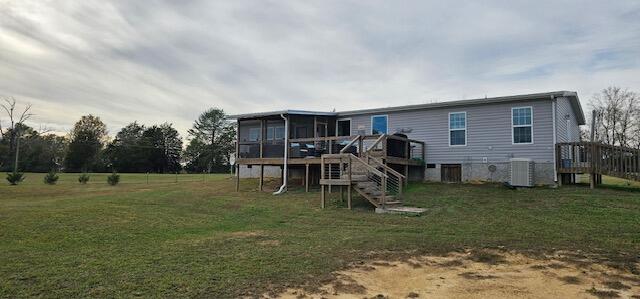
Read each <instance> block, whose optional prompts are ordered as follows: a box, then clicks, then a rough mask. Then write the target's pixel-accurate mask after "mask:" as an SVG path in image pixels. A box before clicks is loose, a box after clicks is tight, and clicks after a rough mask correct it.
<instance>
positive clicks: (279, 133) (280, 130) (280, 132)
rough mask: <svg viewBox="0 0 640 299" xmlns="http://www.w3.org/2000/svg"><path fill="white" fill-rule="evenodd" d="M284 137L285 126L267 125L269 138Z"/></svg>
mask: <svg viewBox="0 0 640 299" xmlns="http://www.w3.org/2000/svg"><path fill="white" fill-rule="evenodd" d="M282 139H284V127H267V140H282Z"/></svg>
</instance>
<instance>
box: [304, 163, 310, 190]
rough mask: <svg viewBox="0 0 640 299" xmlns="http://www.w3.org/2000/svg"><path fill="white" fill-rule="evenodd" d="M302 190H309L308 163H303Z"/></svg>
mask: <svg viewBox="0 0 640 299" xmlns="http://www.w3.org/2000/svg"><path fill="white" fill-rule="evenodd" d="M304 192H309V163H307V164H305V165H304Z"/></svg>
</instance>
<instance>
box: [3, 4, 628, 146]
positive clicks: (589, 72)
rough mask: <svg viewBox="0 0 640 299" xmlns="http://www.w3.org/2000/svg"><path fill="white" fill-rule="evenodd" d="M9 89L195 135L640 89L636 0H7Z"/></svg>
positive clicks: (39, 107) (51, 115)
mask: <svg viewBox="0 0 640 299" xmlns="http://www.w3.org/2000/svg"><path fill="white" fill-rule="evenodd" d="M0 78H2V79H1V80H0V95H4V96H14V97H15V98H17V99H18V100H20V101H28V102H31V103H33V105H34V109H35V112H36V113H37V116H36V117H34V119H33V122H34V123H35V124H44V125H48V126H49V127H54V128H56V129H57V130H60V131H65V130H68V129H69V128H70V127H71V126H72V124H73V123H74V122H75V121H76V120H77V119H79V117H80V116H81V115H84V114H88V113H93V114H96V115H99V116H101V117H102V119H103V120H104V121H105V122H106V123H107V124H108V126H109V128H110V131H111V133H115V132H117V130H119V128H121V127H122V126H124V125H126V124H127V123H129V122H132V121H139V122H141V123H145V124H155V123H163V122H170V123H173V124H174V125H175V126H176V127H177V128H178V129H179V130H180V131H181V133H183V135H184V133H185V132H186V129H187V128H189V127H190V125H191V123H192V121H193V120H194V119H195V118H196V117H197V115H198V114H199V113H200V112H202V111H204V110H205V109H207V108H209V107H212V106H216V107H220V108H223V109H225V110H226V111H227V112H229V113H244V112H254V111H261V110H277V109H283V108H292V109H315V110H327V111H328V110H332V109H333V108H335V109H337V110H342V109H360V108H368V107H378V106H390V105H401V104H415V103H424V102H430V101H433V100H438V101H446V100H458V99H462V98H472V97H482V96H485V95H488V96H499V95H508V94H517V93H528V92H543V91H551V90H576V91H578V93H579V94H580V95H581V97H582V100H583V104H585V103H586V100H587V99H588V98H589V97H590V96H591V95H592V94H593V93H595V92H597V91H598V90H600V89H602V88H604V87H606V86H608V85H610V84H617V85H620V86H623V87H629V88H631V89H635V90H638V89H640V3H639V2H637V1H614V2H602V1H581V2H579V3H576V2H572V1H536V2H534V3H530V2H519V1H497V0H496V1H482V2H477V1H448V2H445V3H440V2H435V1H434V2H429V1H402V2H388V1H204V0H203V1H196V0H190V1H89V0H86V1H48V2H43V1H27V0H16V1H13V0H9V1H7V0H0Z"/></svg>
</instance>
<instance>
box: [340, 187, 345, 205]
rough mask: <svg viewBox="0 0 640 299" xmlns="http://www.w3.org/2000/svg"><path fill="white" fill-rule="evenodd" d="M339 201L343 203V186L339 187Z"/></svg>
mask: <svg viewBox="0 0 640 299" xmlns="http://www.w3.org/2000/svg"><path fill="white" fill-rule="evenodd" d="M340 201H341V202H344V186H342V185H340Z"/></svg>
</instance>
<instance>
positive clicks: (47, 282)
mask: <svg viewBox="0 0 640 299" xmlns="http://www.w3.org/2000/svg"><path fill="white" fill-rule="evenodd" d="M42 177H43V174H28V175H27V180H25V182H24V183H23V184H22V185H18V186H8V185H6V184H2V185H0V297H26V296H41V297H131V296H143V297H216V298H225V297H235V296H240V295H255V294H262V293H263V292H265V291H269V290H272V289H276V290H277V289H280V288H282V287H284V286H296V285H302V284H311V285H313V284H314V283H321V282H322V281H323V280H326V279H328V278H329V277H330V276H329V274H330V273H331V272H332V271H334V270H337V269H341V268H344V267H346V266H347V265H348V264H349V263H352V262H354V261H358V260H363V259H367V258H370V257H372V256H380V255H385V256H402V255H407V254H418V253H443V252H449V251H453V250H458V249H462V248H486V247H492V248H493V247H501V248H507V249H513V250H518V251H522V252H532V253H536V252H544V251H553V250H558V249H569V250H582V252H587V253H589V252H591V253H598V254H601V255H604V256H607V257H610V258H611V259H612V260H615V259H618V258H621V257H622V258H626V259H629V257H631V258H637V257H638V255H639V253H640V237H638V236H640V192H635V191H636V190H635V189H633V188H628V189H624V190H621V189H620V188H600V189H596V190H590V189H588V188H587V187H585V186H565V187H562V188H559V189H550V188H534V189H522V190H508V189H506V188H503V187H502V186H498V185H470V184H468V185H447V184H435V183H425V184H414V185H411V186H410V187H409V188H408V193H407V195H406V202H407V203H409V204H411V205H415V206H420V207H425V208H427V209H428V211H427V213H426V214H425V215H423V216H421V217H405V216H400V215H378V214H374V213H372V212H371V210H369V209H367V208H365V207H366V205H365V204H364V203H360V205H359V207H358V208H357V209H356V210H354V211H349V210H347V209H344V208H343V207H341V206H342V205H343V204H342V203H339V202H336V203H334V204H332V205H330V206H329V208H328V209H325V210H322V209H320V208H319V206H320V203H319V197H320V196H319V194H318V193H317V192H312V193H304V192H303V190H302V189H300V188H294V189H293V190H291V191H290V192H288V193H286V194H285V195H282V196H273V195H271V194H270V193H266V192H264V193H262V192H257V191H256V187H257V182H256V181H254V180H243V182H242V185H241V186H242V188H241V191H240V192H235V191H234V183H233V182H234V181H233V179H231V178H230V177H228V176H227V175H206V176H203V175H179V176H178V178H177V181H178V182H177V183H176V176H175V175H150V176H149V182H148V183H147V176H146V175H144V174H140V175H136V174H123V175H122V178H121V182H122V183H121V184H120V185H117V186H109V185H107V184H106V175H104V174H101V175H93V176H92V178H91V181H90V183H89V184H87V185H80V184H78V183H77V181H76V180H77V175H67V174H63V175H61V179H60V182H59V183H58V184H57V185H54V186H49V185H45V184H43V183H42ZM638 190H640V189H638ZM333 195H334V196H335V194H333Z"/></svg>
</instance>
